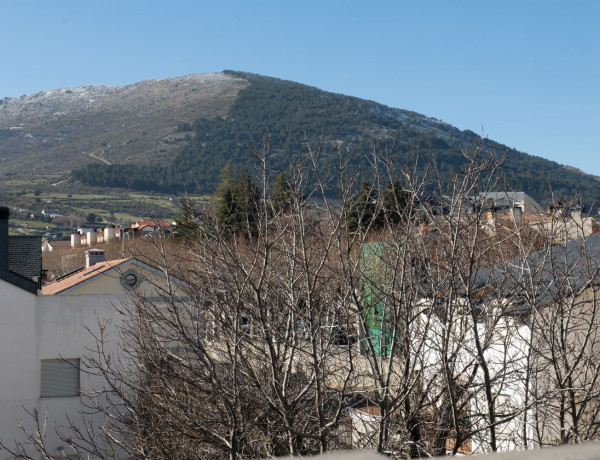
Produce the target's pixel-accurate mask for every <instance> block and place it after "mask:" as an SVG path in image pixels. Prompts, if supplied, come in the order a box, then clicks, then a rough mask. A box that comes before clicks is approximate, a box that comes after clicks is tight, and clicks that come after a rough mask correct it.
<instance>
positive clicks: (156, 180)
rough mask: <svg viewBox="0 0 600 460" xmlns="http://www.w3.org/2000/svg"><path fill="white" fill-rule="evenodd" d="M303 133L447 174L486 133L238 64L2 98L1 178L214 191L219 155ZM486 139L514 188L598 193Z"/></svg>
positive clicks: (590, 181) (280, 148)
mask: <svg viewBox="0 0 600 460" xmlns="http://www.w3.org/2000/svg"><path fill="white" fill-rule="evenodd" d="M301 133H306V134H307V135H308V136H309V137H311V138H314V139H317V140H319V141H328V142H331V141H336V142H341V143H343V144H344V147H345V149H346V150H347V151H348V152H349V154H352V155H355V156H356V157H360V156H361V154H363V153H364V152H367V151H368V150H369V149H372V148H377V149H390V151H393V152H394V155H396V157H397V158H398V159H399V160H403V159H406V158H407V156H408V155H409V154H410V153H411V152H415V151H417V152H421V153H422V154H426V155H423V156H427V155H429V154H432V153H433V154H435V156H436V158H437V159H438V161H439V162H440V165H439V167H440V170H441V172H442V173H443V174H444V177H445V178H447V177H449V175H450V174H452V173H453V171H457V170H459V168H460V167H461V165H462V163H461V162H462V160H461V156H462V155H461V153H460V151H461V149H463V148H468V147H469V146H472V145H473V144H474V142H475V141H476V140H477V139H478V137H479V136H478V135H477V134H475V133H474V132H472V131H470V130H460V129H458V128H456V127H454V126H452V125H450V124H448V123H445V122H443V121H441V120H438V119H436V118H433V117H427V116H424V115H421V114H418V113H416V112H412V111H408V110H404V109H399V108H393V107H388V106H386V105H383V104H379V103H377V102H374V101H368V100H364V99H360V98H356V97H352V96H344V95H341V94H337V93H331V92H326V91H323V90H320V89H318V88H314V87H311V86H307V85H303V84H300V83H295V82H291V81H287V80H280V79H275V78H271V77H264V76H261V75H256V74H250V73H245V72H238V71H224V72H221V73H213V74H191V75H187V76H183V77H173V78H164V79H154V80H145V81H142V82H139V83H135V84H132V85H127V86H122V87H118V86H83V87H78V88H63V89H57V90H49V91H43V92H39V93H36V94H34V95H29V96H22V97H20V98H4V99H0V166H1V167H2V170H3V172H4V173H5V175H6V174H8V175H19V174H34V175H35V174H45V173H49V172H50V173H55V174H64V175H65V176H66V175H69V174H71V171H72V170H74V171H75V173H74V174H73V176H74V177H76V178H77V179H78V180H80V181H82V182H84V183H88V184H93V185H100V186H117V187H119V186H121V187H123V186H125V187H127V188H133V189H144V188H150V189H152V187H155V188H156V189H158V190H161V191H169V192H172V191H182V190H189V191H192V190H195V191H198V192H205V193H206V192H211V191H212V190H214V187H215V186H216V182H217V180H218V175H219V172H220V170H221V168H222V167H223V166H224V164H225V163H226V162H228V161H229V162H232V163H234V164H235V165H238V166H241V167H244V166H245V167H247V166H248V165H249V163H250V162H251V159H252V153H253V145H256V144H257V143H259V142H260V141H261V139H263V138H264V137H266V136H270V137H271V139H272V142H273V149H274V152H275V153H276V155H275V157H276V158H279V160H277V161H278V162H279V164H277V165H276V166H277V167H279V168H280V169H284V168H285V166H286V165H287V164H289V160H290V159H291V158H293V157H294V155H296V154H297V153H298V152H299V151H301V149H302V145H301V136H300V134H301ZM485 145H486V149H487V151H495V152H496V153H497V154H499V155H501V156H502V155H505V156H506V160H505V164H504V166H503V170H502V171H503V173H504V174H506V175H507V178H508V179H509V184H510V186H511V187H513V188H519V189H522V190H524V191H526V192H528V193H529V194H531V195H532V196H534V197H536V198H537V199H546V200H547V199H549V194H550V188H549V187H548V183H551V184H552V190H553V191H554V192H555V193H556V194H558V195H572V194H574V193H580V194H581V195H582V196H583V197H584V199H585V200H586V201H588V202H591V201H593V200H594V199H595V197H596V196H598V194H599V193H600V183H599V182H598V178H597V177H596V176H592V175H589V174H586V173H583V172H581V171H579V170H577V169H576V168H573V167H569V166H563V165H560V164H558V163H556V162H552V161H550V160H545V159H543V158H541V157H536V156H531V155H527V154H525V153H523V152H519V151H517V150H516V149H511V148H509V147H506V146H504V145H502V144H500V143H498V142H496V141H493V140H489V139H486V140H485ZM361 164H362V163H361V160H357V163H356V165H355V166H356V167H357V168H359V167H360V166H361ZM136 176H137V177H138V180H137V182H135V183H134V181H133V180H132V177H136ZM142 179H143V180H142Z"/></svg>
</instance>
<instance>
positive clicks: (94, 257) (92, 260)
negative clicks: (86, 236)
mask: <svg viewBox="0 0 600 460" xmlns="http://www.w3.org/2000/svg"><path fill="white" fill-rule="evenodd" d="M105 261H106V258H105V257H104V249H89V250H87V251H85V268H90V267H92V266H94V265H96V264H99V263H101V262H105Z"/></svg>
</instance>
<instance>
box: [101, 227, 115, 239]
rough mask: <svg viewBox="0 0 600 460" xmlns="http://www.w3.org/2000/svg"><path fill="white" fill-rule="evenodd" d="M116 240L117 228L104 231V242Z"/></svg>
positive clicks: (108, 228)
mask: <svg viewBox="0 0 600 460" xmlns="http://www.w3.org/2000/svg"><path fill="white" fill-rule="evenodd" d="M114 239H115V228H114V227H106V228H105V229H104V242H105V243H108V242H109V241H113V240H114Z"/></svg>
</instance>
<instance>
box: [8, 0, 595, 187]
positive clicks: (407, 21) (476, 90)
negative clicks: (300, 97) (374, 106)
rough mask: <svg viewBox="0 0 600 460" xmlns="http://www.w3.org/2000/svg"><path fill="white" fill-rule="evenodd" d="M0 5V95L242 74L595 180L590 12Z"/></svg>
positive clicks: (64, 0) (490, 7) (538, 5)
mask: <svg viewBox="0 0 600 460" xmlns="http://www.w3.org/2000/svg"><path fill="white" fill-rule="evenodd" d="M0 6H1V8H0V40H1V43H2V45H1V46H0V62H1V63H2V67H1V68H2V71H1V72H0V97H4V96H9V97H16V96H20V95H22V94H31V93H35V92H38V91H41V90H45V89H53V88H62V87H70V86H81V85H89V84H105V85H125V84H130V83H135V82H137V81H141V80H147V79H152V78H161V77H169V76H180V75H186V74H190V73H204V72H218V71H221V70H224V69H235V70H244V71H249V72H255V73H259V74H263V75H268V76H273V77H279V78H285V79H289V80H294V81H297V82H300V83H305V84H308V85H312V86H316V87H319V88H322V89H325V90H328V91H333V92H337V93H343V94H348V95H353V96H358V97H362V98H366V99H372V100H375V101H377V102H381V103H383V104H386V105H389V106H392V107H398V108H403V109H409V110H414V111H416V112H419V113H423V114H425V115H428V116H431V117H435V118H439V119H441V120H443V121H446V122H448V123H450V124H453V125H455V126H457V127H459V128H461V129H471V130H473V131H475V132H483V133H484V134H485V135H487V136H488V137H490V138H492V139H494V140H497V141H499V142H501V143H504V144H506V145H508V146H510V147H514V148H517V149H519V150H522V151H524V152H527V153H530V154H532V155H538V156H541V157H544V158H548V159H552V160H555V161H557V162H559V163H561V164H569V165H573V166H576V167H578V168H580V169H582V170H584V171H585V172H588V173H592V174H597V175H600V147H599V144H598V137H599V134H600V130H599V127H600V111H599V110H598V107H600V90H599V84H600V2H599V1H562V2H557V1H551V0H545V1H526V2H524V1H511V0H504V1H501V2H500V1H497V2H487V1H442V0H440V1H427V0H424V1H410V2H409V1H399V0H395V1H380V2H375V1H374V2H368V3H367V2H365V1H351V0H346V1H336V0H330V1H323V0H321V1H310V0H305V1H302V2H291V1H289V2H288V1H281V0H278V1H255V2H251V1H219V2H214V1H211V2H208V1H206V2H205V1H200V0H196V1H192V0H189V1H187V0H186V1H173V2H165V1H154V0H145V1H137V0H126V1H122V0H121V1H112V0H105V1H102V2H100V1H96V2H91V1H81V0H78V1H70V0H61V1H54V2H49V1H47V0H44V1H20V0H5V1H3V2H2V4H1V5H0Z"/></svg>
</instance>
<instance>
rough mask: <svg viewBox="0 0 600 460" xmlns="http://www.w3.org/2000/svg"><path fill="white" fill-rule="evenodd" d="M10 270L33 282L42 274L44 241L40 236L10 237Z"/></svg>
mask: <svg viewBox="0 0 600 460" xmlns="http://www.w3.org/2000/svg"><path fill="white" fill-rule="evenodd" d="M8 269H9V270H10V271H11V272H13V273H16V274H18V275H21V276H23V277H25V278H28V279H30V280H33V279H34V278H35V277H38V278H39V277H40V276H41V274H42V239H41V238H40V237H39V236H9V237H8Z"/></svg>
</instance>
